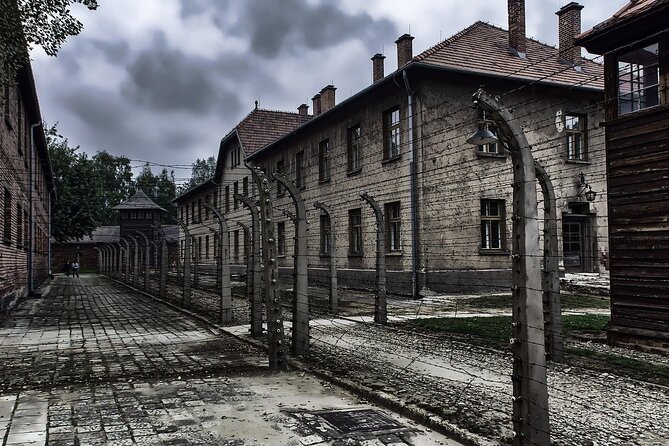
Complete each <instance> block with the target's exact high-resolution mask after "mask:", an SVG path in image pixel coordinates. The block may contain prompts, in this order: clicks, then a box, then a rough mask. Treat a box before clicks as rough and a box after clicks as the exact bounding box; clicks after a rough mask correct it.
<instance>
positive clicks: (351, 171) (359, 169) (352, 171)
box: [346, 167, 362, 177]
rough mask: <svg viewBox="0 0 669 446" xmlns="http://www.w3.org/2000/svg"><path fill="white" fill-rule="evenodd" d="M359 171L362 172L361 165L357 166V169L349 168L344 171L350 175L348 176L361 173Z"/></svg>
mask: <svg viewBox="0 0 669 446" xmlns="http://www.w3.org/2000/svg"><path fill="white" fill-rule="evenodd" d="M361 172H362V167H359V168H357V169H355V170H349V171H347V172H346V175H348V176H349V177H350V176H353V175H358V174H359V173H361Z"/></svg>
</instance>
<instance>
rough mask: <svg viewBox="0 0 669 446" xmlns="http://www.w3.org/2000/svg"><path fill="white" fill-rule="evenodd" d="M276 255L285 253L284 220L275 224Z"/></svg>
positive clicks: (281, 255) (282, 255)
mask: <svg viewBox="0 0 669 446" xmlns="http://www.w3.org/2000/svg"><path fill="white" fill-rule="evenodd" d="M276 255H277V257H285V255H286V222H284V221H280V222H278V223H277V224H276Z"/></svg>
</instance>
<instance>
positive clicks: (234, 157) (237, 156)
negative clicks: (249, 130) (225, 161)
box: [230, 147, 242, 169]
mask: <svg viewBox="0 0 669 446" xmlns="http://www.w3.org/2000/svg"><path fill="white" fill-rule="evenodd" d="M241 163H242V151H241V149H240V148H239V147H235V148H234V149H232V152H230V169H234V168H235V166H239V165H240V164H241Z"/></svg>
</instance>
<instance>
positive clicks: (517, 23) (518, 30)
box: [509, 0, 527, 58]
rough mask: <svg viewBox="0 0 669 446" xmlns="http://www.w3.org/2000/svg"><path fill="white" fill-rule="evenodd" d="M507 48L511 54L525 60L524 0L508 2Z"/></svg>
mask: <svg viewBox="0 0 669 446" xmlns="http://www.w3.org/2000/svg"><path fill="white" fill-rule="evenodd" d="M509 48H510V49H511V52H512V53H515V54H516V55H518V56H519V57H522V58H525V56H526V54H527V42H526V38H525V0H509Z"/></svg>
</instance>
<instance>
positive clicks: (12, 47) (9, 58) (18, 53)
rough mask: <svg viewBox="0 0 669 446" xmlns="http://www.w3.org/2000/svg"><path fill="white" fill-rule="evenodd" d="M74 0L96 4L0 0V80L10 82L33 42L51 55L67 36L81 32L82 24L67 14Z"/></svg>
mask: <svg viewBox="0 0 669 446" xmlns="http://www.w3.org/2000/svg"><path fill="white" fill-rule="evenodd" d="M75 3H79V4H83V5H84V6H86V7H87V8H88V9H90V10H94V9H97V7H98V2H97V0H0V57H2V63H3V64H4V69H3V70H2V78H1V79H0V84H5V82H8V83H13V82H14V79H15V78H16V73H17V72H18V70H19V69H20V68H21V67H23V66H24V65H25V64H26V63H28V62H29V60H30V56H29V52H30V50H31V49H32V48H34V47H35V46H39V47H42V49H44V52H45V53H46V54H48V55H49V56H55V55H56V54H57V53H58V50H59V49H60V47H61V45H62V44H63V43H64V42H65V40H67V38H68V37H70V36H75V35H77V34H79V33H80V32H81V30H82V29H83V24H82V23H81V22H80V21H79V20H77V19H76V18H74V17H72V15H71V14H70V9H69V8H70V6H71V5H72V4H75Z"/></svg>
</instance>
